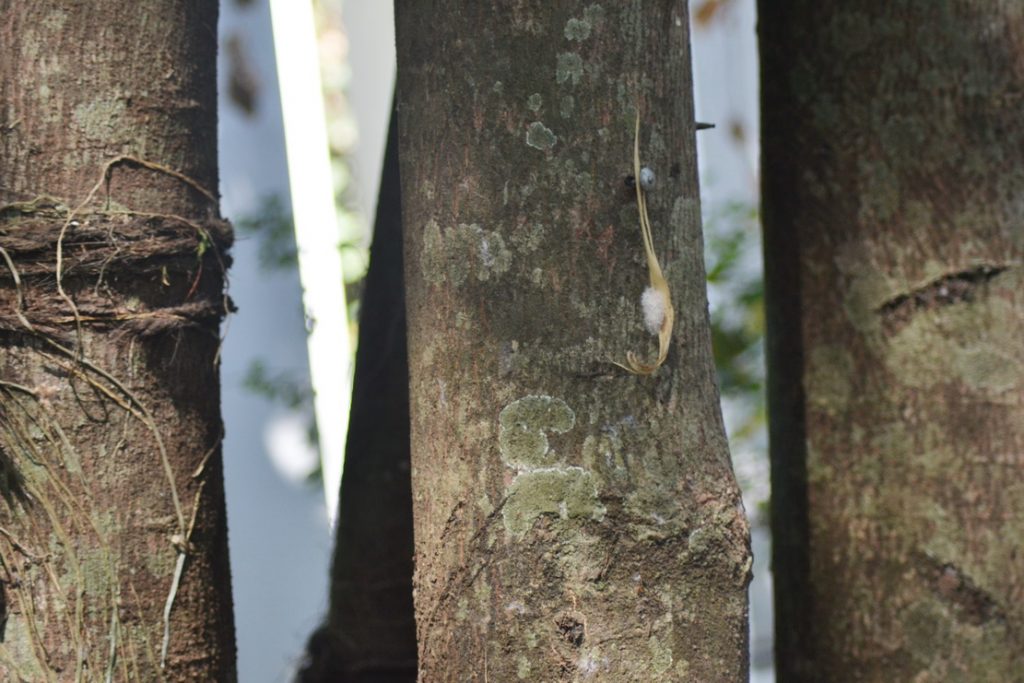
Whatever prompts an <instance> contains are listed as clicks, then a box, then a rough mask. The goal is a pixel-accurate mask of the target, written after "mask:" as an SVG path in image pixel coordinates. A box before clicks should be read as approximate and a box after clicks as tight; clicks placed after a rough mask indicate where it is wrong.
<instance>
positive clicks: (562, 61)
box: [555, 52, 583, 85]
mask: <svg viewBox="0 0 1024 683" xmlns="http://www.w3.org/2000/svg"><path fill="white" fill-rule="evenodd" d="M557 60H558V61H557V65H556V67H555V81H556V82H557V83H558V84H560V85H561V84H562V83H567V82H568V83H572V85H576V84H578V83H579V82H580V79H581V78H582V77H583V59H582V58H581V57H580V56H579V55H578V54H576V53H575V52H562V53H561V54H559V55H558V58H557Z"/></svg>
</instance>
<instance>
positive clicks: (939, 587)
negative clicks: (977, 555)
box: [918, 555, 1006, 626]
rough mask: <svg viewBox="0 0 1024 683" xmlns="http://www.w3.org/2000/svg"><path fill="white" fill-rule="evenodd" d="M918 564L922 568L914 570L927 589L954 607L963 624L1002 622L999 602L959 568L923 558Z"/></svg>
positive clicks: (1003, 618)
mask: <svg viewBox="0 0 1024 683" xmlns="http://www.w3.org/2000/svg"><path fill="white" fill-rule="evenodd" d="M921 562H922V564H924V565H925V566H924V567H921V568H919V570H918V571H919V573H920V574H921V576H922V577H923V578H924V580H925V581H926V582H927V584H928V586H929V587H930V588H931V589H932V591H933V592H934V593H935V594H936V595H937V596H938V597H939V598H940V599H941V600H942V601H943V602H946V603H948V604H950V605H952V606H953V607H954V608H956V613H957V614H958V615H960V616H961V617H962V618H963V620H964V621H966V622H967V623H969V624H971V625H973V626H981V625H982V624H985V623H987V622H990V621H1005V620H1006V614H1005V612H1004V611H1003V609H1002V608H1001V607H1000V606H999V602H998V601H997V600H996V599H995V598H994V597H993V596H992V595H991V594H990V593H989V592H988V591H987V590H985V589H984V588H982V587H980V586H978V585H977V584H976V583H975V582H974V581H973V580H972V579H971V577H970V576H968V575H967V573H966V572H964V571H963V570H962V569H961V568H959V567H957V566H956V565H955V564H953V563H951V562H942V561H940V560H938V559H936V558H934V557H930V556H927V555H926V556H924V557H923V558H922V560H921Z"/></svg>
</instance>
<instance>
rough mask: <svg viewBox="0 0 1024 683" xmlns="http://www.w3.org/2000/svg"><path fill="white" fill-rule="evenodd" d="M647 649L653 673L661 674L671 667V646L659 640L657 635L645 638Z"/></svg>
mask: <svg viewBox="0 0 1024 683" xmlns="http://www.w3.org/2000/svg"><path fill="white" fill-rule="evenodd" d="M647 649H648V650H649V651H650V653H651V668H652V669H653V670H654V672H655V673H658V674H663V673H665V672H666V671H668V670H669V669H670V668H672V648H671V647H670V646H669V645H667V644H665V643H663V642H661V640H659V639H658V636H656V635H652V636H651V637H650V638H648V639H647Z"/></svg>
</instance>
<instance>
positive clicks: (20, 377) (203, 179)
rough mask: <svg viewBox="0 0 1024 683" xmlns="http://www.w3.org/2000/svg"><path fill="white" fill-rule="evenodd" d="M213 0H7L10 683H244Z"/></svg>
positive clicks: (4, 120) (1, 405)
mask: <svg viewBox="0 0 1024 683" xmlns="http://www.w3.org/2000/svg"><path fill="white" fill-rule="evenodd" d="M216 35H217V7H216V3H210V2H200V1H199V0H167V1H162V2H148V1H147V2H141V3H139V2H127V1H115V0H103V1H102V2H78V1H76V2H52V1H46V2H11V1H8V0H0V44H2V45H3V48H4V54H5V59H3V60H0V102H2V105H0V204H2V206H0V257H2V260H0V494H2V501H0V596H2V598H0V611H2V613H0V678H2V679H3V680H11V681H72V680H74V681H129V680H131V681H138V680H146V681H156V680H168V681H177V680H203V681H213V680H216V681H231V680H234V678H235V663H234V655H235V652H234V636H233V622H232V616H231V587H230V576H229V570H228V556H227V533H226V525H225V515H224V495H223V487H222V471H221V452H220V441H221V437H222V435H223V427H222V425H221V421H220V405H219V401H220V395H219V387H218V370H217V360H216V358H217V354H218V351H219V347H220V340H219V337H218V325H219V321H220V319H221V318H222V316H223V314H224V313H225V311H226V309H227V308H228V307H229V303H228V301H227V299H226V297H224V295H223V279H224V278H223V269H224V267H225V265H226V263H227V256H226V253H225V250H226V249H227V247H228V245H229V243H230V239H231V232H230V229H229V227H228V226H227V224H226V223H224V222H223V221H220V220H219V219H218V206H217V197H216V191H217V156H216V149H217V145H216V142H217V141H216V130H217V125H216V124H217V118H216V105H217V103H216V73H215V69H214V64H215V62H216Z"/></svg>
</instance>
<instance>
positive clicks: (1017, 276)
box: [760, 0, 1024, 683]
mask: <svg viewBox="0 0 1024 683" xmlns="http://www.w3.org/2000/svg"><path fill="white" fill-rule="evenodd" d="M760 10H761V14H760V40H761V50H762V106H763V125H762V131H763V143H762V149H763V161H764V163H763V167H764V173H765V175H764V178H765V180H764V222H765V250H766V264H765V268H766V276H767V293H766V298H767V302H768V331H769V335H768V349H769V387H770V388H769V393H770V405H769V408H770V410H769V413H770V414H771V416H772V418H771V419H772V424H771V450H772V460H773V465H772V471H773V494H772V500H773V507H772V522H773V533H774V537H775V558H774V568H775V573H776V586H777V590H776V609H777V615H778V628H777V638H778V641H777V642H778V648H777V652H778V656H777V664H778V667H779V678H780V680H782V681H822V680H829V681H838V682H840V683H841V682H843V681H911V680H913V681H919V682H925V681H1011V680H1012V681H1016V680H1021V675H1022V674H1021V672H1022V671H1024V635H1022V634H1024V555H1022V554H1021V552H1020V550H1019V548H1020V545H1021V542H1022V540H1024V466H1022V465H1024V459H1022V455H1021V453H1022V446H1024V401H1022V396H1024V344H1022V342H1021V340H1022V339H1024V287H1022V285H1024V278H1022V269H1021V264H1022V263H1024V229H1022V227H1021V211H1020V188H1021V187H1022V186H1024V154H1022V152H1024V129H1022V128H1021V126H1020V103H1021V93H1022V91H1024V71H1022V70H1021V61H1020V54H1021V49H1022V36H1024V12H1022V10H1021V6H1020V5H1019V3H1013V2H977V1H970V0H954V1H951V2H931V1H929V0H908V1H906V2H898V3H878V2H866V1H861V2H844V3H821V2H810V1H800V2H792V3H775V2H762V3H761V7H760Z"/></svg>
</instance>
